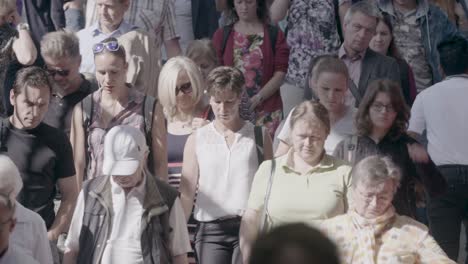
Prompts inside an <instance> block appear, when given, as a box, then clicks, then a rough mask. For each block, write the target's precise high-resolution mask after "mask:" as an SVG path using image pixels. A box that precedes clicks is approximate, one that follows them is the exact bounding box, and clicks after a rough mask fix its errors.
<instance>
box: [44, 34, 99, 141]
mask: <svg viewBox="0 0 468 264" xmlns="http://www.w3.org/2000/svg"><path fill="white" fill-rule="evenodd" d="M41 55H42V57H43V58H44V62H45V64H46V71H47V74H48V75H49V76H50V79H51V82H52V86H53V89H52V96H51V98H50V104H49V110H48V111H47V114H46V116H45V119H44V122H45V123H46V124H48V125H50V126H52V127H55V128H58V129H60V130H62V131H64V132H65V133H66V134H67V136H70V129H71V117H72V112H73V108H74V106H75V105H76V104H77V103H79V102H81V100H83V99H84V98H85V97H86V96H88V95H89V94H90V93H91V92H93V91H95V90H97V88H98V87H97V86H98V85H97V81H96V80H95V78H94V75H91V74H86V75H83V74H80V72H79V69H80V64H81V55H80V48H79V40H78V37H77V36H76V35H75V34H74V33H73V32H66V31H56V32H51V33H48V34H46V35H45V36H44V37H43V38H42V40H41Z"/></svg>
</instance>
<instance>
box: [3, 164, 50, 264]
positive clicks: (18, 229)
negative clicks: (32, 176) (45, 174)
mask: <svg viewBox="0 0 468 264" xmlns="http://www.w3.org/2000/svg"><path fill="white" fill-rule="evenodd" d="M22 188H23V180H22V179H21V176H20V173H19V171H18V168H17V167H16V165H15V164H14V163H13V161H11V159H10V158H9V157H8V156H5V155H0V193H2V194H7V195H8V198H9V199H10V200H11V201H15V200H16V196H18V193H19V192H20V191H21V189H22ZM14 208H15V214H14V218H13V219H16V224H15V229H14V230H13V233H12V234H11V235H10V243H13V244H15V245H16V246H18V247H20V248H21V249H22V251H24V252H25V253H27V254H28V255H30V256H31V257H32V258H34V259H35V260H37V261H38V262H39V263H41V264H50V263H52V253H51V250H50V247H49V240H48V239H47V230H46V226H45V223H44V220H42V218H41V217H40V216H39V215H38V214H37V213H35V212H33V211H31V210H29V209H27V208H25V207H24V206H22V205H21V204H20V203H19V202H16V204H15V205H14ZM1 220H3V218H2V219H1ZM4 224H6V223H5V222H3V221H2V222H1V223H0V232H1V228H4V226H3V225H4ZM1 253H2V252H0V255H1ZM0 260H3V258H0ZM1 263H3V262H1ZM7 263H8V262H7ZM17 263H20V262H17Z"/></svg>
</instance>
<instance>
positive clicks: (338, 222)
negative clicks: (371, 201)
mask: <svg viewBox="0 0 468 264" xmlns="http://www.w3.org/2000/svg"><path fill="white" fill-rule="evenodd" d="M350 223H351V219H350V216H349V215H348V214H341V215H337V216H335V217H332V218H328V219H325V220H323V221H322V223H321V224H320V227H321V229H322V230H325V231H326V232H327V233H329V232H331V233H333V232H344V231H346V230H345V226H346V225H348V224H350ZM329 235H330V234H329Z"/></svg>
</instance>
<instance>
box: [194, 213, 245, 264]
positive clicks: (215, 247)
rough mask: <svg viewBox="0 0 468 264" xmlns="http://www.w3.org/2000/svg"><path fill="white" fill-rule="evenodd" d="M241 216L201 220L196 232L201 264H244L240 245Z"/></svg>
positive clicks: (198, 257)
mask: <svg viewBox="0 0 468 264" xmlns="http://www.w3.org/2000/svg"><path fill="white" fill-rule="evenodd" d="M240 222H241V218H240V217H236V218H231V219H228V220H215V221H212V222H200V223H199V224H198V227H197V232H196V233H195V252H196V254H197V262H198V263H199V264H242V257H241V253H240V247H239V230H240Z"/></svg>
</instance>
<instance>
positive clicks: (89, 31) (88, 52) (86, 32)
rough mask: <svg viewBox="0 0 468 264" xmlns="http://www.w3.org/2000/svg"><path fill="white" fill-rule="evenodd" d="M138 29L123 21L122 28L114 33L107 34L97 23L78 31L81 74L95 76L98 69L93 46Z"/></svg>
mask: <svg viewBox="0 0 468 264" xmlns="http://www.w3.org/2000/svg"><path fill="white" fill-rule="evenodd" d="M136 28H138V27H137V26H134V25H131V24H128V23H127V22H125V21H122V23H121V24H120V26H119V27H118V28H117V29H116V30H115V31H113V32H111V33H109V34H106V33H104V32H102V31H101V29H100V28H99V24H98V23H96V24H94V25H92V26H90V27H87V28H85V29H82V30H80V31H78V33H77V36H78V38H79V40H80V54H81V66H80V72H81V73H84V72H89V73H92V74H94V73H95V71H96V68H95V67H94V54H93V46H94V44H96V43H99V42H101V41H103V40H105V39H106V38H110V37H114V38H118V37H120V36H121V35H123V34H125V33H128V32H130V31H132V30H135V29H136Z"/></svg>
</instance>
